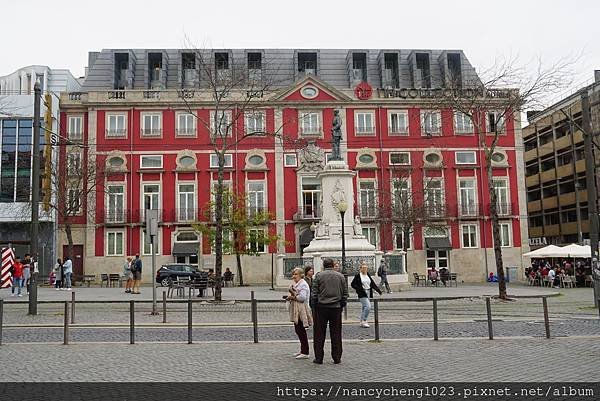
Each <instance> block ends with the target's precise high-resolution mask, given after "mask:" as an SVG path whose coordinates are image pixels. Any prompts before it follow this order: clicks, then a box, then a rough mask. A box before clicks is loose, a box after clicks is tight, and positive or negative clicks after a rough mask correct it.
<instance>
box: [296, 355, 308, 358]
mask: <svg viewBox="0 0 600 401" xmlns="http://www.w3.org/2000/svg"><path fill="white" fill-rule="evenodd" d="M296 359H308V355H304V354H300V355H298V356H297V357H296Z"/></svg>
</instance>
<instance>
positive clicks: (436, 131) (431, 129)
mask: <svg viewBox="0 0 600 401" xmlns="http://www.w3.org/2000/svg"><path fill="white" fill-rule="evenodd" d="M440 133H441V130H440V112H439V111H431V110H422V111H421V135H440Z"/></svg>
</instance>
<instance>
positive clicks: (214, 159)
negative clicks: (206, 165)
mask: <svg viewBox="0 0 600 401" xmlns="http://www.w3.org/2000/svg"><path fill="white" fill-rule="evenodd" d="M223 156H224V157H225V163H224V165H223V167H225V168H232V167H233V156H232V155H231V154H230V153H226V154H224V155H223ZM218 167H219V157H218V156H217V155H216V154H214V153H213V154H211V155H210V168H218Z"/></svg>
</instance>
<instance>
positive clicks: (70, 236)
mask: <svg viewBox="0 0 600 401" xmlns="http://www.w3.org/2000/svg"><path fill="white" fill-rule="evenodd" d="M65 234H66V235H67V245H68V249H69V255H68V256H69V257H70V258H71V260H73V232H72V231H71V223H69V222H68V219H67V220H65ZM64 257H65V255H63V262H64Z"/></svg>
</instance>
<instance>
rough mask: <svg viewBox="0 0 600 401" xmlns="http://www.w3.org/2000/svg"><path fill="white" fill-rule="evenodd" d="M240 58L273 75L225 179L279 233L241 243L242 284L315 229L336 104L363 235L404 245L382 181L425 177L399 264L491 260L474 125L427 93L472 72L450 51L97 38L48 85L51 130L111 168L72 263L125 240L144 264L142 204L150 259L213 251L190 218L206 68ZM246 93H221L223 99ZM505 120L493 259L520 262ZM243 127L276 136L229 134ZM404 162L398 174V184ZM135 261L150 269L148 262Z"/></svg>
mask: <svg viewBox="0 0 600 401" xmlns="http://www.w3.org/2000/svg"><path fill="white" fill-rule="evenodd" d="M207 65H208V67H209V68H210V71H211V72H212V73H214V75H211V74H207V72H206V70H205V69H204V67H206V66H207ZM240 71H242V77H243V79H244V80H245V81H244V82H257V81H258V82H265V81H266V80H269V81H270V82H271V83H272V85H270V86H269V88H268V90H266V91H264V92H262V91H261V93H260V97H257V98H256V99H255V102H256V104H257V105H260V111H259V112H257V113H254V114H253V115H251V116H241V117H240V118H239V119H237V120H236V121H235V124H234V127H233V129H232V132H231V133H230V135H231V137H232V138H233V140H234V142H235V143H236V146H235V147H233V148H232V149H231V152H230V156H229V155H228V156H227V157H226V165H227V171H226V172H225V180H226V182H227V183H228V184H227V185H230V186H231V187H232V188H235V189H236V190H238V191H240V192H245V193H246V194H247V195H248V196H249V197H251V199H253V203H252V205H250V207H252V208H254V209H256V210H259V209H260V210H268V211H270V212H271V213H272V215H273V216H274V219H273V221H272V223H271V224H270V225H269V227H265V229H266V230H269V232H272V233H276V234H278V235H279V236H280V237H281V238H282V239H283V240H285V241H280V242H279V243H278V244H276V245H272V246H270V247H266V249H261V250H262V251H264V252H263V253H262V255H261V256H258V257H256V256H246V257H244V261H243V263H244V266H245V274H244V276H245V277H246V278H247V281H248V282H249V283H267V282H270V280H271V263H272V262H271V261H272V254H274V255H278V254H285V255H288V256H300V255H301V254H302V250H303V248H304V247H306V246H307V245H308V243H309V242H310V240H311V239H312V237H313V232H312V231H311V225H312V226H313V228H314V225H313V223H315V222H317V221H318V220H319V218H320V210H321V202H322V201H323V200H322V199H321V188H320V187H319V183H318V182H317V181H316V180H315V177H316V172H317V171H319V170H320V169H322V167H323V165H324V162H325V161H326V158H327V157H328V154H329V152H330V150H331V130H330V127H331V125H332V120H333V113H334V109H337V110H339V111H340V116H341V118H342V121H343V124H342V130H343V140H342V145H341V148H342V153H343V155H344V158H345V160H346V161H347V163H348V165H349V166H350V168H351V169H352V170H354V171H356V176H355V178H354V188H355V192H356V194H355V199H356V200H357V202H356V210H355V211H354V212H355V214H356V215H358V216H360V218H361V224H362V230H363V233H364V235H366V236H367V238H369V240H370V241H371V243H372V244H373V245H375V246H376V248H377V249H378V250H380V251H382V252H384V253H390V252H396V251H398V249H399V248H401V244H402V234H401V233H400V232H397V231H396V230H394V227H393V225H392V224H391V223H390V222H389V221H386V220H385V219H382V214H381V213H382V211H383V210H384V209H385V208H386V207H388V206H389V204H387V205H386V204H385V203H384V202H383V199H384V197H383V196H382V194H393V193H395V191H412V192H415V193H417V192H422V191H423V190H424V183H425V182H428V183H429V184H431V185H428V186H427V187H428V191H430V194H431V199H433V200H432V201H431V202H433V203H435V205H433V203H432V207H431V210H432V212H431V214H430V216H431V218H432V219H434V220H435V221H436V222H435V224H433V225H432V226H427V227H424V226H423V227H419V226H417V227H416V228H415V231H414V233H413V234H412V235H411V238H410V243H411V245H410V249H409V250H408V266H409V269H410V272H420V273H424V272H425V269H426V267H427V266H436V267H438V268H439V267H443V266H446V267H449V268H450V270H451V271H453V272H457V273H458V275H459V280H463V281H473V282H477V281H483V280H484V279H485V277H486V275H487V274H488V273H489V272H495V263H494V252H493V245H492V233H491V222H490V220H489V202H490V201H489V198H490V197H489V193H488V192H487V178H486V175H485V173H484V172H483V170H484V165H485V161H484V156H483V150H482V148H481V146H480V143H479V140H478V135H475V133H474V129H473V125H472V124H471V122H470V121H467V119H466V118H465V116H464V115H461V113H455V111H454V110H451V109H443V110H442V109H439V108H438V109H436V108H435V106H434V105H435V98H436V96H438V95H439V94H440V93H442V92H441V91H442V89H444V88H446V87H448V82H449V77H450V76H453V77H458V82H465V83H466V82H473V81H475V80H476V78H477V77H476V73H475V70H474V68H473V67H472V66H471V65H470V64H469V62H468V60H467V58H466V56H465V55H464V54H463V52H462V51H460V50H457V51H453V50H404V49H395V50H373V49H370V50H348V49H315V50H293V49H264V50H244V49H233V50H229V49H222V50H203V51H199V52H195V51H192V50H181V49H165V50H161V49H159V50H147V49H106V50H102V51H101V52H92V53H90V56H89V66H88V74H87V77H86V80H85V82H84V84H83V87H82V90H81V91H79V92H70V93H63V94H62V96H61V135H62V136H64V137H66V138H71V139H72V140H81V141H82V142H83V145H84V147H83V149H86V150H85V151H84V152H83V154H82V157H83V159H86V158H87V157H88V156H87V154H86V152H88V151H89V152H93V157H94V158H95V160H96V165H98V166H104V167H105V168H106V169H107V171H110V174H108V175H106V176H104V177H103V178H102V180H101V181H102V190H101V191H99V192H98V194H97V195H96V196H95V198H94V199H93V206H88V205H87V203H86V200H83V202H82V210H81V213H80V215H79V217H78V223H77V225H76V230H75V232H74V238H75V243H76V244H77V245H78V246H80V247H81V249H82V250H83V254H84V258H83V259H82V260H83V262H84V264H83V266H80V267H79V273H80V274H82V273H85V274H99V273H109V272H119V271H120V269H121V266H122V264H123V261H124V259H125V257H126V256H127V255H132V254H135V253H137V252H140V253H141V255H142V257H143V259H144V260H145V263H146V266H148V265H149V261H150V257H149V253H150V249H149V245H148V244H146V242H145V240H144V232H143V227H142V222H143V216H144V209H148V208H150V209H158V210H159V211H160V212H161V213H160V215H161V227H160V234H159V236H158V249H157V252H158V257H157V260H158V263H166V262H175V261H177V262H186V263H194V264H196V263H197V264H200V265H203V266H204V267H210V266H211V265H212V264H213V263H214V256H213V255H211V247H210V244H209V243H208V241H206V240H205V239H203V238H201V236H199V235H198V234H196V233H194V232H193V230H192V227H191V223H192V222H194V221H197V220H201V219H204V218H205V217H204V215H203V213H202V210H203V209H204V208H205V207H206V205H207V204H208V203H209V202H210V200H211V194H210V190H209V189H210V188H211V187H212V186H213V185H214V182H215V180H216V168H215V166H216V158H215V155H214V153H213V151H212V147H211V145H210V138H211V128H210V127H211V125H212V124H211V123H207V122H209V121H213V120H214V115H215V113H214V110H213V109H214V102H211V100H210V85H209V84H208V82H209V79H210V77H211V76H217V77H227V76H229V77H231V76H238V75H236V74H237V73H238V72H240ZM244 94H246V95H247V92H246V90H243V89H242V90H239V91H238V92H235V93H234V94H233V95H232V103H235V101H239V96H242V97H243V96H244ZM236 96H238V97H236ZM489 112H490V113H493V111H492V110H490V111H489ZM482 118H488V117H487V116H482ZM75 121H80V122H82V125H83V127H84V128H83V132H82V135H81V136H79V134H77V136H76V137H72V135H71V133H70V132H68V129H67V127H70V126H72V123H74V122H75ZM202 122H204V123H207V124H204V123H202ZM75 125H77V124H75ZM504 127H505V129H504V132H503V134H502V135H501V137H500V139H499V145H498V148H497V152H496V154H495V155H494V164H493V170H494V171H493V175H494V184H495V185H496V188H497V189H496V191H497V193H498V194H499V206H498V208H499V214H500V218H501V233H502V241H501V242H502V246H503V251H504V252H503V253H504V258H505V266H508V267H512V268H516V269H519V268H522V258H521V249H522V247H523V246H525V247H527V246H528V245H527V244H528V240H527V227H526V220H525V219H522V218H521V215H524V212H525V196H524V194H525V192H524V175H523V170H522V168H519V167H518V166H520V165H522V153H523V152H522V146H521V128H520V119H519V116H513V115H507V118H506V120H505V122H504ZM248 129H259V130H265V131H268V132H275V131H277V132H278V133H280V134H281V136H277V137H274V136H273V135H265V136H256V137H250V138H246V139H244V140H243V141H240V142H239V143H238V142H237V141H236V139H238V138H240V137H241V136H243V135H244V132H245V131H246V130H248ZM299 145H301V146H299ZM66 147H67V146H65V148H66ZM62 149H63V147H61V151H62ZM61 160H62V161H63V162H64V161H65V159H64V158H62V159H61ZM402 175H405V176H407V177H408V181H407V184H406V185H405V186H402V185H399V184H398V182H399V178H398V177H399V176H402ZM90 212H91V213H90ZM65 243H66V242H65V239H64V238H61V241H60V244H61V246H63V245H64V244H65ZM224 266H229V267H231V268H232V269H235V261H234V258H233V257H232V256H226V257H225V263H224ZM512 271H513V274H514V272H515V270H512ZM144 274H145V275H146V276H145V277H144V280H145V281H146V282H148V281H149V280H151V278H150V274H152V273H151V272H150V269H145V270H144Z"/></svg>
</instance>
